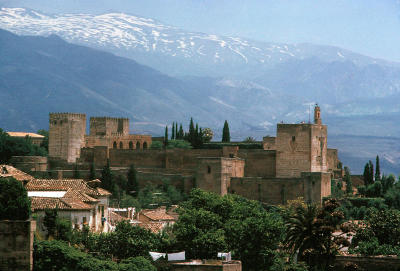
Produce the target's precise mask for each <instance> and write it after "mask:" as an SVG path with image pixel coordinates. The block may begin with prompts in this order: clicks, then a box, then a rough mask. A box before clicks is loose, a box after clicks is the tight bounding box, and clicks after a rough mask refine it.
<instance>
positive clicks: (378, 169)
mask: <svg viewBox="0 0 400 271" xmlns="http://www.w3.org/2000/svg"><path fill="white" fill-rule="evenodd" d="M380 180H381V166H380V164H379V156H378V155H377V156H376V164H375V181H380Z"/></svg>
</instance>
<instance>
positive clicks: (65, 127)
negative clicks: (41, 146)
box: [49, 113, 86, 162]
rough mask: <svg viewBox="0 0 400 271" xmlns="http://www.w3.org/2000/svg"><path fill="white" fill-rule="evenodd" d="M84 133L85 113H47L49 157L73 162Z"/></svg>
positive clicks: (78, 151)
mask: <svg viewBox="0 0 400 271" xmlns="http://www.w3.org/2000/svg"><path fill="white" fill-rule="evenodd" d="M85 133H86V114H81V113H50V114H49V157H54V158H61V159H64V160H66V161H68V162H75V161H76V158H78V157H79V156H80V150H81V148H82V147H83V144H84V140H85Z"/></svg>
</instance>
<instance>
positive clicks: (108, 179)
mask: <svg viewBox="0 0 400 271" xmlns="http://www.w3.org/2000/svg"><path fill="white" fill-rule="evenodd" d="M101 187H102V188H104V189H106V190H108V191H109V192H111V193H113V192H114V183H113V174H112V172H111V168H110V160H108V159H107V165H106V166H105V167H104V168H103V170H102V171H101Z"/></svg>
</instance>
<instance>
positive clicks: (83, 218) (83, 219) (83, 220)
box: [82, 216, 87, 225]
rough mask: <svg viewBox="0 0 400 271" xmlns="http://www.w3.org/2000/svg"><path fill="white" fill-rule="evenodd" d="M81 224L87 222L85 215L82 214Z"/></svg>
mask: <svg viewBox="0 0 400 271" xmlns="http://www.w3.org/2000/svg"><path fill="white" fill-rule="evenodd" d="M82 224H84V225H85V224H87V221H86V216H84V217H82Z"/></svg>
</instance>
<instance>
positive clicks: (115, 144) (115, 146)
mask: <svg viewBox="0 0 400 271" xmlns="http://www.w3.org/2000/svg"><path fill="white" fill-rule="evenodd" d="M116 148H117V142H115V141H114V143H113V149H116Z"/></svg>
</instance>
